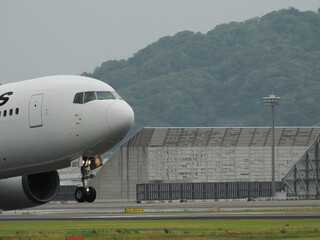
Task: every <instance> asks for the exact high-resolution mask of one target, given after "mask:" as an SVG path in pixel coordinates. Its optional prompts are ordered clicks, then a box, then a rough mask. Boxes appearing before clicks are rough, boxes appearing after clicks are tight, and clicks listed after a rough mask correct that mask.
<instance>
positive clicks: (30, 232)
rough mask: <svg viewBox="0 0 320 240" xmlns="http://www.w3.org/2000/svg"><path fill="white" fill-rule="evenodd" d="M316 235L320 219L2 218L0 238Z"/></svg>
mask: <svg viewBox="0 0 320 240" xmlns="http://www.w3.org/2000/svg"><path fill="white" fill-rule="evenodd" d="M73 235H82V236H85V239H86V240H87V239H90V240H102V239H103V240H107V239H129V240H134V239H145V240H149V239H150V240H151V239H154V240H161V239H222V240H223V239H239V240H253V239H259V240H267V239H285V240H290V239H308V240H310V239H320V219H285V220H279V219H277V220H271V219H268V220H220V219H219V220H136V221H134V220H114V221H7V222H5V221H3V222H0V240H13V239H23V240H25V239H26V240H38V239H45V240H58V239H59V240H64V239H65V236H73Z"/></svg>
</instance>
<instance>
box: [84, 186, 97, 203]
mask: <svg viewBox="0 0 320 240" xmlns="http://www.w3.org/2000/svg"><path fill="white" fill-rule="evenodd" d="M96 196H97V192H96V189H95V188H94V187H89V191H88V192H87V198H86V201H87V202H89V203H92V202H94V200H96Z"/></svg>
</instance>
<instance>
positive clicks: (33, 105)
mask: <svg viewBox="0 0 320 240" xmlns="http://www.w3.org/2000/svg"><path fill="white" fill-rule="evenodd" d="M42 100H43V94H37V95H33V96H31V99H30V105H29V124H30V127H31V128H35V127H41V126H42Z"/></svg>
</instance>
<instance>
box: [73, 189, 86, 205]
mask: <svg viewBox="0 0 320 240" xmlns="http://www.w3.org/2000/svg"><path fill="white" fill-rule="evenodd" d="M74 197H75V199H76V200H77V202H84V201H86V199H87V192H86V189H85V188H84V187H77V188H76V191H75V192H74Z"/></svg>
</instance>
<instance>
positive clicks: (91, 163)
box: [74, 156, 102, 203]
mask: <svg viewBox="0 0 320 240" xmlns="http://www.w3.org/2000/svg"><path fill="white" fill-rule="evenodd" d="M101 165H102V161H101V158H100V157H99V156H96V157H93V158H88V157H83V165H82V166H81V182H82V186H81V187H77V188H76V191H75V193H74V197H75V199H76V201H77V202H89V203H91V202H94V200H95V199H96V196H97V193H96V190H95V188H94V187H91V186H88V180H90V179H92V178H94V177H95V175H94V174H93V173H92V170H93V169H95V168H97V167H99V166H101Z"/></svg>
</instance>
